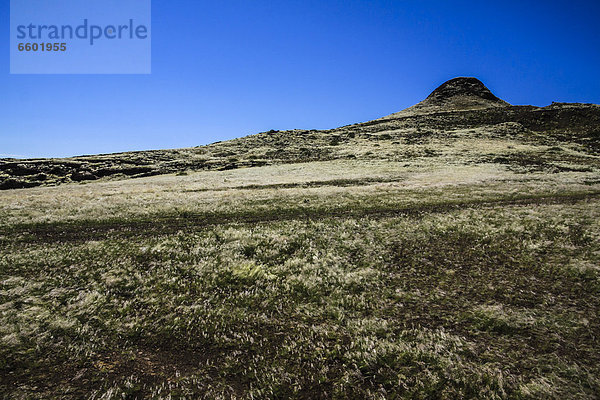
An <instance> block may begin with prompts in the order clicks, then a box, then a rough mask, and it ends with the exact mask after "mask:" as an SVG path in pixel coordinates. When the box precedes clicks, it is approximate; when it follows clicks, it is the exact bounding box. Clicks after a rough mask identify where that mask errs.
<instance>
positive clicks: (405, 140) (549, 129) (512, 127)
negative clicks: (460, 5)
mask: <svg viewBox="0 0 600 400" xmlns="http://www.w3.org/2000/svg"><path fill="white" fill-rule="evenodd" d="M469 130H473V131H474V132H470V133H471V134H470V135H467V136H468V138H470V139H476V138H483V137H486V138H491V137H493V138H495V139H505V140H510V141H516V142H519V143H528V144H531V145H541V146H561V145H565V146H570V147H573V148H574V149H576V151H577V152H578V153H580V154H584V155H586V156H587V155H589V156H595V155H598V154H600V106H597V105H592V104H568V103H553V104H552V105H550V106H547V107H532V106H511V105H509V104H508V103H506V102H504V101H503V100H500V99H498V98H497V97H496V96H494V95H493V94H492V93H491V92H490V91H489V90H488V89H487V88H486V87H485V86H484V85H483V84H482V83H481V82H480V81H479V80H477V79H475V78H456V79H452V80H450V81H448V82H446V83H444V84H443V85H441V86H440V87H439V88H438V89H436V90H435V91H434V92H433V93H431V95H429V96H428V97H427V98H426V99H425V100H424V101H422V102H421V103H419V104H417V105H415V106H413V107H410V108H408V109H406V110H404V111H401V112H398V113H395V114H391V115H389V116H387V117H383V118H381V119H378V120H374V121H369V122H364V123H359V124H354V125H348V126H344V127H340V128H336V129H331V130H324V131H318V130H311V131H306V130H292V131H270V132H263V133H259V134H257V135H252V136H247V137H243V138H240V139H234V140H230V141H226V142H219V143H214V144H211V145H208V146H200V147H195V148H186V149H174V150H155V151H139V152H129V153H120V154H107V155H97V156H82V157H73V158H66V159H32V160H10V159H3V160H0V189H13V188H23V187H33V186H39V185H56V184H60V183H68V182H81V181H92V180H99V179H100V180H110V179H125V178H130V177H142V176H152V175H160V174H169V173H177V172H184V171H199V170H228V169H236V168H242V167H254V166H263V165H273V164H282V163H298V162H307V161H326V160H336V159H347V158H357V159H363V160H367V159H395V160H402V159H406V158H407V157H408V158H411V157H414V156H418V155H419V154H425V153H423V152H424V151H425V147H427V144H428V143H429V144H432V145H435V142H436V141H437V140H444V141H445V142H446V143H447V144H449V145H452V143H453V142H454V140H453V139H456V137H457V135H462V136H465V135H464V132H465V131H469ZM460 132H463V133H462V134H461V133H460ZM429 150H431V149H429ZM427 154H428V155H431V154H430V153H427ZM519 157H521V156H519ZM524 157H525V158H527V157H528V156H527V155H523V156H522V157H521V158H524ZM561 157H562V155H560V154H559V155H554V156H552V155H546V156H544V157H543V158H544V160H545V161H542V160H538V161H536V160H537V159H538V158H539V157H537V156H536V157H535V159H536V160H533V161H532V162H539V163H542V164H544V163H546V164H547V162H546V161H549V160H548V158H550V159H554V160H555V161H556V162H561V161H562V160H563V159H562V158H561ZM568 158H569V160H570V159H572V157H570V156H569V157H568ZM488 161H490V160H488ZM491 161H493V160H491ZM579 161H582V162H583V163H584V164H585V163H586V162H584V161H583V160H579Z"/></svg>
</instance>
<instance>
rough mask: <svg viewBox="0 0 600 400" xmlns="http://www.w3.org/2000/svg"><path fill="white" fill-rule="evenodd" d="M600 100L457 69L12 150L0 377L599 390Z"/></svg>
mask: <svg viewBox="0 0 600 400" xmlns="http://www.w3.org/2000/svg"><path fill="white" fill-rule="evenodd" d="M598 115H599V112H598V106H595V105H586V104H552V105H550V106H548V107H532V106H512V105H509V104H507V103H505V102H503V101H502V100H500V99H497V98H496V97H495V96H493V94H491V92H490V91H489V90H488V89H486V88H485V86H484V85H483V84H482V83H481V82H479V81H476V80H474V79H473V78H459V79H458V80H452V81H450V82H449V83H448V84H445V85H442V86H441V87H440V88H439V89H437V90H436V91H434V93H433V94H432V95H431V96H429V97H428V98H427V99H426V100H424V101H423V102H422V103H420V105H416V106H414V107H411V108H409V109H407V110H404V111H402V112H400V113H397V114H392V115H390V116H387V117H383V118H381V119H378V120H375V121H369V122H365V123H360V124H354V125H348V126H345V127H340V128H336V129H332V130H328V131H301V130H294V131H285V132H276V131H272V132H265V133H260V134H257V135H252V136H248V137H244V138H240V139H235V140H231V141H227V142H222V143H216V144H212V145H209V146H203V147H198V148H192V149H179V150H164V151H148V152H136V153H123V154H113V155H101V156H86V157H76V158H71V159H62V160H56V159H47V160H4V161H3V164H2V168H3V169H2V171H3V174H4V175H3V176H4V178H3V182H5V188H8V187H16V186H19V185H37V187H31V188H21V189H10V190H2V191H0V397H2V398H5V399H11V400H12V399H15V400H16V399H55V398H56V399H82V398H89V399H105V400H106V399H184V398H187V399H190V398H192V399H193V398H208V399H246V398H257V399H282V398H284V399H288V398H290V399H387V398H390V399H396V398H398V399H415V398H418V399H429V398H433V399H438V398H440V399H466V398H476V399H504V398H510V399H539V398H544V399H546V398H549V399H552V398H554V399H583V398H590V399H591V398H597V396H598V393H600V378H599V377H600V367H599V366H600V352H598V349H599V348H600V342H599V338H600V318H599V315H600V268H599V267H598V266H599V265H600V224H599V223H598V221H600V154H599V147H598V126H599V124H598ZM53 168H56V169H53ZM102 171H104V172H102ZM40 173H43V174H45V175H46V179H45V180H41V179H38V178H35V177H36V174H40ZM141 175H152V176H141ZM125 178H127V179H125ZM6 182H9V183H8V184H6ZM58 183H61V184H60V185H57V184H58Z"/></svg>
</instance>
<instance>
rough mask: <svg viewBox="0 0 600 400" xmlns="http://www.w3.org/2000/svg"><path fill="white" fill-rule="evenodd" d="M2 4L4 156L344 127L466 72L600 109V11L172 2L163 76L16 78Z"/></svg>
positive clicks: (0, 142) (597, 5) (555, 5)
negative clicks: (264, 132) (11, 73)
mask: <svg viewBox="0 0 600 400" xmlns="http://www.w3.org/2000/svg"><path fill="white" fill-rule="evenodd" d="M0 1H1V3H0V4H1V5H0V24H1V26H2V27H4V29H2V31H1V32H2V38H1V40H0V55H1V56H0V57H1V59H2V62H1V63H0V88H1V96H0V154H1V155H0V157H3V156H6V155H16V156H26V157H49V156H70V155H79V154H94V153H108V152H117V151H127V150H142V149H159V148H176V147H186V146H196V145H201V144H207V143H211V142H214V141H218V140H225V139H230V138H234V137H240V136H244V135H247V134H252V133H257V132H260V131H265V130H269V129H292V128H305V129H313V128H314V129H324V128H333V127H337V126H340V125H345V124H350V123H354V122H360V121H366V120H370V119H373V118H377V117H380V116H383V115H386V114H389V113H392V112H395V111H398V110H400V109H403V108H406V107H408V106H410V105H412V104H414V103H416V102H418V101H420V100H422V99H423V98H424V97H426V96H427V95H428V94H429V92H431V90H433V89H434V88H435V87H436V86H438V85H439V84H441V83H443V82H444V81H445V80H447V79H450V78H453V77H456V76H475V77H478V78H479V79H481V80H482V81H483V82H484V83H485V84H486V85H487V86H488V87H489V88H490V89H491V90H492V91H493V92H494V93H495V94H496V95H498V96H499V97H501V98H503V99H505V100H507V101H509V102H511V103H513V104H533V105H542V106H543V105H547V104H549V103H551V102H552V101H567V102H590V103H600V2H598V1H597V0H594V1H578V0H571V1H527V0H525V1H523V0H521V1H503V2H490V1H452V2H450V1H442V0H440V1H426V0H423V1H373V0H370V1H366V0H365V1H348V0H343V1H342V0H340V1H331V0H316V1H313V0H298V1H285V0H281V1H273V0H270V1H262V0H252V1H247V0H243V1H242V0H240V1H227V0H224V1H212V2H207V1H201V0H176V1H162V0H161V1H158V0H157V1H153V3H152V74H151V75H10V74H9V57H8V54H9V49H8V44H9V29H8V25H9V0H0Z"/></svg>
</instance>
